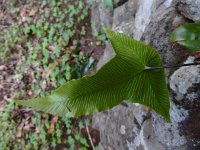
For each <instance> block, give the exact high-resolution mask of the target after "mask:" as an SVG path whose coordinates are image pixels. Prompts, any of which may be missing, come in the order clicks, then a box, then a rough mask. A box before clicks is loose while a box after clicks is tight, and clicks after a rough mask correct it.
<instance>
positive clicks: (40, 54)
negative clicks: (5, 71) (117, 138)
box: [0, 0, 95, 149]
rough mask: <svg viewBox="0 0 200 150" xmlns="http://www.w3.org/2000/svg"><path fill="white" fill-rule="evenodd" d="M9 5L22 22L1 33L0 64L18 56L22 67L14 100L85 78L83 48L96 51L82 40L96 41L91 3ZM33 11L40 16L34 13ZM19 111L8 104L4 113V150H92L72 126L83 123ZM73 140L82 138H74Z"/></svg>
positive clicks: (18, 70) (1, 117)
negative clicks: (64, 149) (61, 147)
mask: <svg viewBox="0 0 200 150" xmlns="http://www.w3.org/2000/svg"><path fill="white" fill-rule="evenodd" d="M7 2H8V3H9V9H8V10H9V11H8V12H10V10H11V11H12V12H11V13H14V14H17V15H16V16H19V17H16V18H15V20H14V22H13V23H12V24H13V25H11V26H7V28H5V30H3V32H1V33H0V59H2V58H3V59H4V60H9V56H10V54H11V56H12V54H15V56H17V61H18V62H19V63H20V65H17V67H16V70H15V72H16V73H17V74H16V80H17V82H18V85H19V91H18V93H16V96H15V97H16V98H18V99H19V98H30V97H36V96H46V95H48V94H49V93H50V92H51V91H52V90H54V89H55V88H57V87H59V86H61V85H63V84H64V83H65V82H67V81H69V80H71V79H78V78H80V77H82V76H83V73H84V69H85V67H86V66H87V65H88V60H89V58H88V56H87V54H85V53H83V51H84V50H83V48H92V47H89V46H88V45H89V43H88V45H87V44H86V43H84V39H85V38H87V39H89V40H91V41H92V39H90V38H93V37H90V35H91V33H88V31H90V27H89V26H90V24H89V21H88V20H89V18H88V17H89V15H88V14H89V7H90V5H89V4H88V3H87V1H68V0H63V1H57V0H52V1H49V2H48V1H46V0H43V1H30V0H25V1H23V3H21V2H19V3H16V1H15V0H8V1H6V2H5V3H7ZM5 3H4V4H5ZM5 6H6V7H7V6H8V5H7V4H6V5H5ZM35 6H36V7H35ZM15 8H16V9H15ZM23 10H26V11H25V12H26V13H25V12H23ZM41 10H42V11H41ZM43 10H45V11H43ZM20 11H21V14H20ZM31 11H33V12H34V11H36V12H37V13H35V14H34V13H33V14H31V13H32V12H31ZM30 14H31V15H30ZM23 15H24V20H23V21H21V16H23ZM12 18H13V17H12ZM18 23H20V25H19V24H18ZM94 42H95V41H94ZM80 53H81V55H79V54H80ZM30 70H31V71H30ZM26 93H28V94H26ZM15 110H18V107H17V106H16V104H13V103H6V102H5V107H3V111H2V112H1V114H0V121H1V122H2V124H1V125H0V129H1V130H0V147H1V149H56V148H57V145H59V144H61V143H62V144H63V143H64V144H65V147H67V148H69V149H70V148H71V149H74V148H82V149H89V147H88V145H89V144H88V141H87V138H86V137H85V136H83V135H82V132H81V129H80V128H79V126H78V125H77V126H76V125H74V122H79V121H83V120H82V119H78V120H76V121H74V120H75V119H69V118H66V117H60V118H58V119H57V120H56V121H55V123H52V122H54V118H55V117H54V116H52V115H47V114H45V113H41V112H38V111H28V112H26V111H25V112H24V111H23V110H21V111H15ZM21 113H22V114H23V115H22V114H21ZM13 114H14V115H13ZM15 115H17V116H15ZM16 118H17V119H16ZM30 118H31V119H30ZM8 125H9V126H8ZM21 126H22V127H21ZM52 126H53V128H52ZM84 128H85V126H84ZM64 131H66V132H64ZM19 133H20V134H19ZM16 135H17V136H16ZM75 135H79V136H80V138H77V139H76V138H75ZM68 138H69V139H70V140H69V141H68ZM85 141H87V142H85ZM69 142H71V143H69ZM73 143H74V145H73ZM77 145H78V146H77Z"/></svg>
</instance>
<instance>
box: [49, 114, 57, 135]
mask: <svg viewBox="0 0 200 150" xmlns="http://www.w3.org/2000/svg"><path fill="white" fill-rule="evenodd" d="M57 121H58V117H57V116H55V117H53V118H52V119H51V125H50V127H49V129H48V132H47V135H50V134H52V133H53V131H54V129H55V124H56V123H57Z"/></svg>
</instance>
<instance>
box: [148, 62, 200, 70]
mask: <svg viewBox="0 0 200 150" xmlns="http://www.w3.org/2000/svg"><path fill="white" fill-rule="evenodd" d="M197 65H200V62H198V63H188V64H181V65H175V66H160V67H146V68H145V69H146V70H156V69H171V68H180V67H185V66H197Z"/></svg>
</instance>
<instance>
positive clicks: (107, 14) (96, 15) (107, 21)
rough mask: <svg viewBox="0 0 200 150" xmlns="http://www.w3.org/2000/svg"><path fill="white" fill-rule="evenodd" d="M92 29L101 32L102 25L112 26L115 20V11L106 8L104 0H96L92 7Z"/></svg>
mask: <svg viewBox="0 0 200 150" xmlns="http://www.w3.org/2000/svg"><path fill="white" fill-rule="evenodd" d="M91 11H92V15H91V21H92V30H93V32H98V33H101V32H103V31H102V27H106V28H111V27H112V20H113V11H112V10H110V9H106V8H105V6H104V4H103V0H96V1H95V2H94V3H93V4H92V7H91Z"/></svg>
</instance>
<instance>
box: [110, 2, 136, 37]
mask: <svg viewBox="0 0 200 150" xmlns="http://www.w3.org/2000/svg"><path fill="white" fill-rule="evenodd" d="M136 10H137V0H130V1H128V2H126V3H125V4H124V5H122V6H120V7H118V8H116V9H115V10H114V16H113V25H112V29H113V30H115V31H118V32H123V33H126V34H128V35H129V36H132V35H131V34H133V30H134V24H135V13H136Z"/></svg>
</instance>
